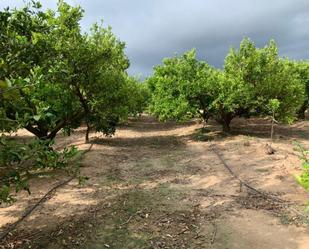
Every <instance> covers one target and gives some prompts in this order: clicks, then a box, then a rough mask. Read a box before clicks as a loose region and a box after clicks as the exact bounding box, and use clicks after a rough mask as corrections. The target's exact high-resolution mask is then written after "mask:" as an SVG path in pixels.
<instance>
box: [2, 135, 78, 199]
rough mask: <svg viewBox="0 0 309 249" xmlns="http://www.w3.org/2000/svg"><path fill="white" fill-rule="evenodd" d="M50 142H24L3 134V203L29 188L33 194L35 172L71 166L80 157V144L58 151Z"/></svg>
mask: <svg viewBox="0 0 309 249" xmlns="http://www.w3.org/2000/svg"><path fill="white" fill-rule="evenodd" d="M51 145H52V143H51V142H50V141H43V140H39V139H35V140H33V141H32V142H30V143H27V144H23V143H20V142H16V141H15V140H13V139H10V138H8V137H5V136H1V137H0V204H1V202H10V201H12V200H13V198H12V195H11V189H12V188H14V189H15V192H16V193H17V192H19V191H21V190H25V191H27V192H28V193H29V194H30V188H29V184H28V181H29V179H30V178H31V176H32V174H33V173H35V172H37V171H41V170H46V169H65V170H67V171H68V172H69V173H73V172H72V171H71V169H69V168H68V166H69V163H70V161H71V160H72V159H73V158H74V157H75V156H77V154H78V151H77V149H76V147H71V148H64V150H63V151H61V152H58V151H56V150H54V149H53V148H52V147H51Z"/></svg>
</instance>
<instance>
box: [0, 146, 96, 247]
mask: <svg viewBox="0 0 309 249" xmlns="http://www.w3.org/2000/svg"><path fill="white" fill-rule="evenodd" d="M92 146H93V144H91V145H90V147H89V148H88V149H87V150H85V151H84V152H83V153H82V156H83V155H85V154H86V153H87V152H89V151H90V150H91V149H92ZM74 178H75V176H72V177H70V178H69V179H67V180H66V181H64V182H61V183H59V184H57V185H56V186H54V187H53V188H52V189H50V190H49V191H48V192H47V193H46V194H45V195H44V196H43V197H42V198H41V199H40V200H39V201H38V202H37V203H36V204H34V205H33V206H32V207H31V208H30V209H28V210H27V211H26V212H24V213H23V215H22V216H21V217H20V218H19V219H18V220H17V221H15V222H14V223H12V224H11V225H9V227H8V228H7V229H6V230H5V231H4V232H2V233H1V234H0V241H2V240H4V239H5V238H6V237H7V236H8V235H9V234H10V233H11V232H12V231H13V230H14V229H15V228H16V227H17V225H19V224H20V223H21V222H22V221H23V220H24V219H26V218H27V217H28V216H29V215H30V214H31V213H32V212H33V211H34V210H35V209H36V208H37V207H38V206H40V205H41V204H43V203H44V202H46V201H47V200H49V199H50V198H51V197H52V195H53V194H54V193H55V192H56V190H57V189H58V188H61V187H63V186H65V185H66V184H68V183H69V182H71V181H72V180H73V179H74Z"/></svg>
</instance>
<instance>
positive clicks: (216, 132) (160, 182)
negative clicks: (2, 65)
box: [0, 116, 309, 249]
mask: <svg viewBox="0 0 309 249" xmlns="http://www.w3.org/2000/svg"><path fill="white" fill-rule="evenodd" d="M233 122H234V123H233V127H232V129H233V131H234V133H233V134H232V135H229V136H225V135H224V134H222V133H220V128H219V127H218V126H217V125H216V124H215V123H210V124H208V125H207V127H206V128H204V129H202V125H201V124H199V123H198V122H195V121H192V122H188V123H184V124H174V123H158V122H157V121H156V120H155V119H153V118H151V117H147V116H142V117H140V118H136V119H132V120H130V122H128V124H127V125H125V126H122V127H120V129H119V130H118V131H117V133H116V135H115V136H114V137H112V138H105V137H102V136H101V135H99V134H95V133H93V134H91V135H92V136H91V139H92V142H93V147H92V150H91V151H90V152H88V153H87V154H86V155H85V157H84V158H83V161H82V166H83V167H82V173H83V175H84V176H88V177H89V180H87V181H86V182H85V183H83V184H82V185H78V183H77V181H72V182H70V183H69V184H68V185H66V186H64V187H62V188H60V189H58V190H57V191H56V193H55V194H54V195H53V196H52V197H51V198H50V199H48V200H47V201H46V202H45V203H44V204H43V205H41V206H40V207H38V208H37V209H36V210H35V211H34V212H33V213H32V214H31V215H30V216H29V217H27V219H26V220H24V221H23V222H22V223H21V224H20V225H19V226H18V227H17V229H16V230H14V231H13V232H12V233H11V234H9V236H8V237H7V239H6V240H5V241H2V242H1V246H0V248H51V249H58V248H91V249H92V248H93V249H95V248H115V249H139V248H153V249H159V248H214V249H223V248H226V249H243V248H257V249H258V248H261V249H268V248H271V249H276V248H278V249H279V248H280V249H282V248H300V249H305V248H309V227H307V224H308V219H307V218H306V214H305V213H304V209H305V205H304V204H305V203H306V201H307V200H309V194H308V193H306V192H305V191H304V190H303V189H302V188H300V187H299V186H298V185H297V183H296V181H295V175H297V174H299V172H300V161H299V159H298V157H297V155H296V153H295V152H294V151H293V144H292V142H293V141H294V140H297V141H300V142H302V143H304V144H305V145H307V146H308V145H309V144H308V140H309V122H308V121H307V122H300V123H297V124H295V125H293V126H277V127H276V134H277V137H276V139H275V142H274V143H273V147H274V148H275V149H276V153H275V154H274V155H267V154H266V153H265V144H266V143H269V139H268V138H267V137H268V134H269V126H268V124H267V123H265V122H266V121H261V120H258V119H251V120H241V119H239V120H235V121H233ZM18 136H20V137H23V138H25V139H26V138H27V137H28V136H29V134H27V133H25V132H23V131H21V132H19V134H18ZM83 139H84V129H82V128H81V129H80V130H78V131H76V132H75V133H74V134H73V135H72V136H71V137H61V136H59V137H58V139H57V147H59V148H61V147H62V146H65V145H71V144H75V145H77V146H78V147H79V148H80V149H81V150H84V149H87V148H88V147H89V145H85V144H84V143H83ZM213 147H214V148H216V150H217V151H218V152H219V153H220V155H221V156H222V158H223V159H224V160H225V161H226V163H227V164H228V165H229V166H230V167H231V169H232V170H233V171H234V173H235V174H236V175H237V176H239V178H241V179H242V180H244V181H245V182H247V183H248V184H250V185H251V186H253V187H255V188H257V189H259V190H262V191H263V192H264V193H267V196H272V198H268V197H265V196H264V195H259V194H257V193H255V192H253V191H249V190H248V189H247V188H246V187H244V186H240V184H239V181H238V180H237V179H235V178H233V176H232V175H231V174H230V173H229V171H228V170H227V169H226V168H225V167H224V165H223V164H222V162H221V161H220V160H219V158H218V157H217V155H216V154H215V153H214V152H213V151H212V149H211V148H213ZM65 179H67V176H65V175H64V174H63V173H62V172H49V173H45V174H40V175H38V177H37V178H36V179H33V180H32V182H31V187H32V190H33V193H32V195H30V196H28V195H27V194H25V193H20V194H19V195H18V196H17V197H18V201H17V202H15V203H14V204H12V205H10V206H5V207H1V208H0V226H1V229H2V230H3V229H5V228H6V227H7V226H8V224H9V223H12V222H14V221H16V220H17V219H18V217H20V216H21V215H22V213H23V211H24V210H26V209H27V208H29V207H31V206H32V205H33V204H35V203H36V202H37V201H38V200H39V199H40V198H41V197H42V196H43V195H44V194H45V193H46V192H47V191H48V190H49V189H51V188H52V187H53V186H54V185H55V184H57V183H59V182H61V181H64V180H65ZM281 200H283V201H281Z"/></svg>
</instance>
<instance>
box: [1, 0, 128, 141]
mask: <svg viewBox="0 0 309 249" xmlns="http://www.w3.org/2000/svg"><path fill="white" fill-rule="evenodd" d="M82 14H83V10H82V9H81V8H80V7H71V6H69V5H68V4H66V3H65V2H63V1H59V3H58V9H57V11H56V12H53V11H47V12H42V11H41V9H40V5H39V4H35V5H34V6H32V7H29V6H28V7H25V8H23V9H21V10H4V11H2V12H0V20H1V22H0V25H1V26H0V34H1V35H0V84H1V85H0V86H1V89H3V92H2V93H1V100H0V109H1V111H0V113H1V119H2V120H7V121H8V122H11V123H15V124H18V127H23V128H26V129H27V130H28V131H30V132H32V133H33V134H34V135H36V136H37V137H39V138H41V139H42V138H43V139H52V138H54V137H55V136H56V134H57V132H58V131H60V130H64V131H66V132H70V130H71V129H72V128H75V127H77V126H78V125H80V123H81V121H82V120H85V121H86V122H87V124H89V125H90V126H92V127H94V129H95V130H97V131H102V132H104V133H105V134H110V133H113V132H114V130H115V126H116V125H117V123H118V122H119V121H121V120H122V119H125V118H126V116H127V115H128V113H127V102H128V94H127V92H126V78H127V76H126V71H125V70H126V69H127V68H128V66H129V62H128V59H127V57H126V56H125V54H124V47H125V45H124V43H122V42H120V41H118V40H117V39H116V37H115V36H114V35H113V34H112V32H111V29H110V28H107V29H105V28H103V27H102V26H100V25H97V24H96V25H94V26H93V27H92V29H91V32H90V33H89V34H82V33H81V30H80V25H79V21H80V19H81V18H82ZM6 89H8V90H10V91H9V92H6ZM2 126H3V127H2V128H4V129H6V130H7V129H8V126H7V125H6V127H4V126H5V125H3V124H2ZM11 127H12V128H13V126H11Z"/></svg>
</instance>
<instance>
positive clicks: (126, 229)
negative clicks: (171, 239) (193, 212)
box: [85, 184, 191, 249]
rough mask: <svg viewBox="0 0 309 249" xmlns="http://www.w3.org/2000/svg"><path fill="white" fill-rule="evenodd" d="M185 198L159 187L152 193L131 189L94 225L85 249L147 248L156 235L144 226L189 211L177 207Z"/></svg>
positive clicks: (176, 191) (172, 189) (115, 201)
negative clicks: (165, 215)
mask: <svg viewBox="0 0 309 249" xmlns="http://www.w3.org/2000/svg"><path fill="white" fill-rule="evenodd" d="M184 194H185V192H184V191H183V190H182V189H174V188H171V187H170V185H169V184H160V185H159V186H158V187H157V188H154V189H133V190H130V191H128V192H126V193H124V194H122V195H121V196H118V197H117V199H115V200H114V202H113V203H112V205H111V206H110V207H109V211H108V212H106V214H105V215H104V217H102V220H101V221H100V222H99V224H97V225H96V228H95V230H94V232H92V235H91V239H90V240H89V241H87V243H86V244H85V248H104V246H105V247H106V248H114V249H123V248H126V249H140V248H149V246H150V241H152V239H153V238H154V237H155V236H157V235H155V232H154V231H152V228H151V226H150V227H148V226H146V227H145V224H146V223H149V222H150V223H154V222H156V221H157V219H158V217H160V216H162V213H164V212H169V213H174V212H175V211H176V212H177V211H185V210H190V208H191V207H189V206H186V205H179V202H180V200H181V198H182V197H183V196H184ZM148 215H149V217H148ZM147 217H148V218H147ZM142 227H143V229H142ZM87 246H88V247H87Z"/></svg>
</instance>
